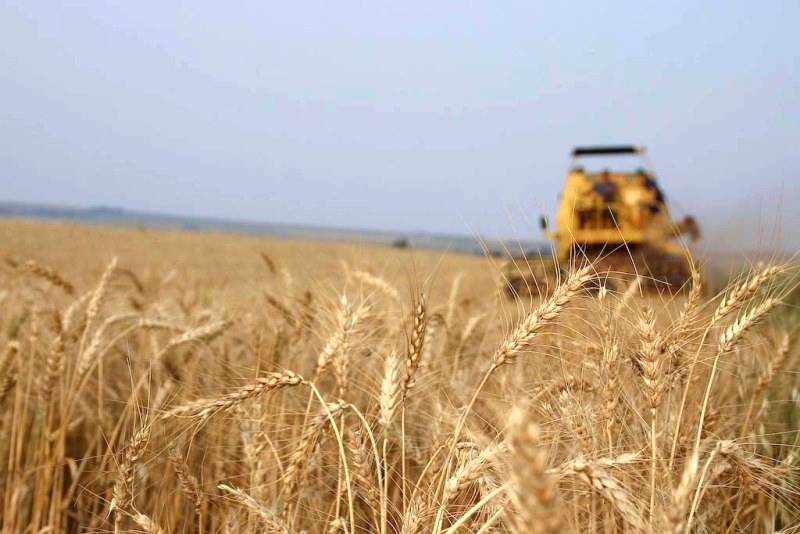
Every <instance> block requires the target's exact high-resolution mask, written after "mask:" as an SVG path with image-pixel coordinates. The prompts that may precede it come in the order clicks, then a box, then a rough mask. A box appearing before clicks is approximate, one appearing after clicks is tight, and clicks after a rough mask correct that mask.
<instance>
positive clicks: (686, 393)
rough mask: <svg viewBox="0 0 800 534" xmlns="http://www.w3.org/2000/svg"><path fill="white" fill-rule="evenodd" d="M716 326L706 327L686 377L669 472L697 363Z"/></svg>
mask: <svg viewBox="0 0 800 534" xmlns="http://www.w3.org/2000/svg"><path fill="white" fill-rule="evenodd" d="M712 326H714V323H709V325H708V326H707V327H706V329H705V331H704V332H703V337H702V338H701V339H700V344H699V345H698V346H697V351H695V353H694V358H693V359H692V365H691V367H689V376H687V377H686V385H685V386H684V388H683V396H682V397H681V405H680V408H679V409H678V419H677V421H676V422H675V432H674V436H673V437H672V448H671V449H670V451H669V462H668V464H667V471H670V472H671V471H672V465H673V462H674V461H675V451H676V450H677V448H678V438H679V437H680V432H679V430H680V428H681V420H682V418H683V409H684V407H685V406H686V399H687V398H688V397H689V388H690V387H691V385H692V378H693V377H694V370H695V367H697V361H698V360H699V359H700V351H702V350H703V345H705V343H706V338H707V337H708V333H709V332H710V331H711V327H712Z"/></svg>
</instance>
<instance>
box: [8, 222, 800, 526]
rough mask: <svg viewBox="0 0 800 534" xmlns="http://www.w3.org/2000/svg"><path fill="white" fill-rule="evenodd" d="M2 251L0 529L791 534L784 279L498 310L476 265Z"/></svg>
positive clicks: (793, 491)
mask: <svg viewBox="0 0 800 534" xmlns="http://www.w3.org/2000/svg"><path fill="white" fill-rule="evenodd" d="M0 260H2V262H1V263H2V264H1V265H0V499H2V508H0V510H2V511H1V512H0V524H2V532H9V533H17V532H19V533H57V532H152V533H155V532H159V533H162V532H163V533H167V532H169V533H178V532H189V533H194V532H225V533H238V532H267V533H282V534H288V533H298V534H299V533H302V532H306V533H353V534H355V533H367V532H374V533H380V534H394V533H403V534H415V533H427V532H431V533H444V532H449V533H506V532H517V533H545V532H548V533H549V532H552V533H555V532H591V533H594V532H597V533H612V532H649V533H661V532H675V533H687V532H721V533H732V532H758V533H773V532H785V533H789V532H800V493H799V492H798V489H800V478H799V477H798V459H797V453H798V440H800V434H799V433H798V418H799V415H798V414H800V390H798V384H799V380H798V379H799V378H800V377H798V374H797V371H796V369H797V368H798V348H797V340H796V336H795V334H796V332H797V326H798V316H797V313H796V309H795V308H796V300H795V298H796V297H795V294H794V293H795V291H794V290H795V285H796V269H795V268H794V265H793V264H791V263H782V262H778V261H772V262H770V261H767V262H763V263H754V264H745V263H744V262H743V267H742V269H741V274H740V275H738V276H734V277H733V278H732V279H731V280H730V282H729V283H728V284H727V285H726V287H725V289H724V290H723V291H722V292H716V293H712V292H711V290H709V288H710V287H715V286H714V285H713V284H711V283H710V281H708V280H706V279H705V276H704V275H703V271H702V269H701V270H698V271H697V272H696V273H695V276H694V277H693V279H692V281H691V283H690V284H689V286H688V287H687V288H685V290H684V291H683V292H682V293H680V294H677V295H674V296H669V295H654V294H650V295H640V294H639V291H638V286H637V284H636V281H635V280H625V281H624V282H625V283H624V284H623V285H622V287H626V288H627V289H625V290H624V291H619V292H614V291H611V290H609V289H608V288H607V287H606V281H605V280H603V279H602V278H600V279H599V278H598V277H597V276H596V274H595V272H594V270H593V269H592V266H591V265H582V264H577V265H575V266H574V267H573V268H572V269H571V270H569V271H568V272H565V274H564V275H563V277H562V278H561V279H560V280H558V281H554V283H553V284H552V285H551V287H549V290H548V291H547V292H545V293H544V294H543V295H541V296H540V297H537V298H533V299H518V300H516V301H514V300H510V299H507V298H506V297H505V296H504V294H503V292H502V280H501V279H500V276H499V274H498V273H499V272H500V269H499V267H500V266H499V264H498V263H497V261H498V260H497V259H493V258H481V257H474V256H459V255H455V254H444V253H436V252H424V251H414V250H395V249H390V248H386V247H378V246H368V245H357V244H340V243H313V242H300V241H283V240H277V239H267V238H262V237H246V236H233V235H225V234H215V233H198V232H181V231H177V230H176V231H170V230H137V229H125V228H102V227H89V226H81V225H76V224H68V223H57V222H31V221H22V220H4V221H1V222H0ZM520 267H521V268H522V267H523V266H520ZM615 287H619V286H618V285H617V284H615Z"/></svg>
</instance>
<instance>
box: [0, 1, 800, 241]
mask: <svg viewBox="0 0 800 534" xmlns="http://www.w3.org/2000/svg"><path fill="white" fill-rule="evenodd" d="M559 4H561V5H559ZM799 24H800V4H798V3H797V2H796V1H786V2H744V1H742V2H728V1H726V2H722V1H720V2H694V1H685V2H628V3H610V4H609V3H601V2H592V3H586V5H583V6H578V5H577V4H576V3H574V2H560V3H559V2H546V3H545V2H452V3H451V2H430V1H425V2H417V1H403V2H365V3H363V4H362V3H350V2H339V1H337V2H322V3H306V2H272V3H271V2H265V1H259V2H206V1H198V0H194V1H192V2H172V1H167V2H163V1H162V2H144V1H136V2H117V1H115V2H100V1H86V2H69V3H61V2H52V1H41V2H39V1H31V0H24V1H10V0H5V1H3V2H1V3H0V184H1V185H2V189H0V199H5V200H22V201H36V202H49V203H59V204H70V205H98V204H102V205H111V206H121V207H125V208H131V209H140V210H149V211H158V212H172V213H179V214H197V215H211V216H219V217H226V218H236V219H253V220H260V221H273V222H286V223H306V224H315V225H325V226H345V227H366V228H380V229H400V230H416V229H427V230H431V231H444V232H458V233H475V232H480V233H483V234H486V235H505V236H518V237H522V236H526V237H527V236H534V235H535V232H536V231H535V229H534V226H535V220H536V216H537V215H538V213H539V212H540V211H541V210H542V209H543V208H545V209H550V210H552V208H553V206H554V204H555V199H556V195H557V193H558V190H559V188H560V186H561V183H562V180H563V175H564V171H565V169H566V167H567V165H568V163H569V158H568V153H569V151H570V149H571V147H572V146H573V145H575V144H581V143H618V142H635V143H640V144H644V145H646V146H647V147H648V148H649V151H650V156H651V159H652V160H653V161H654V163H655V167H656V170H657V171H658V174H659V176H660V178H661V182H662V185H663V188H664V189H665V190H666V192H667V194H668V197H669V198H670V199H671V200H672V201H673V209H674V211H676V212H677V213H689V212H691V213H694V214H695V215H697V216H698V217H699V218H700V220H701V221H704V220H705V221H713V220H716V221H722V222H724V223H725V224H726V225H727V227H726V228H727V229H728V230H731V229H734V228H736V225H737V224H738V225H743V224H744V223H743V219H742V217H743V215H742V214H744V213H747V214H750V215H752V214H757V213H758V212H759V210H763V211H764V212H765V213H770V212H772V211H774V209H773V208H774V206H775V202H777V201H776V200H775V199H776V198H777V197H781V198H782V199H783V202H784V204H788V205H784V206H783V207H782V208H780V210H781V211H782V213H784V214H785V215H786V216H793V214H794V213H795V212H796V211H797V210H796V209H795V205H794V203H793V202H792V201H791V199H792V198H794V199H798V200H800V194H798V192H800V188H799V187H798V183H800V150H799V149H800V146H799V145H800V143H798V140H800V59H799V58H800V37H798V30H797V28H798V25H799ZM795 220H797V218H795ZM772 222H773V221H772V219H771V218H770V216H769V215H767V216H765V217H762V222H761V224H762V226H768V225H769V224H771V223H772ZM748 224H749V223H748ZM768 231H770V230H768ZM784 233H789V232H788V231H787V230H784ZM795 233H796V232H795ZM733 235H734V236H735V235H736V232H733ZM784 238H785V236H784Z"/></svg>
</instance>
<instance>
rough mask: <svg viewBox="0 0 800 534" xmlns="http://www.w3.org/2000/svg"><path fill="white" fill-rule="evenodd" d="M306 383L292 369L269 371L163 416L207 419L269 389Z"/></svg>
mask: <svg viewBox="0 0 800 534" xmlns="http://www.w3.org/2000/svg"><path fill="white" fill-rule="evenodd" d="M302 383H304V380H303V377H301V376H300V375H297V374H295V373H293V372H291V371H283V372H281V373H269V374H267V376H263V377H259V378H257V379H256V380H255V381H254V382H252V383H250V384H247V385H246V386H242V387H240V388H237V389H235V390H234V391H232V392H231V393H227V394H225V395H222V396H220V397H216V398H212V399H199V400H196V401H193V402H190V403H188V404H185V405H183V406H177V407H175V408H172V409H171V410H169V411H167V412H165V413H164V414H163V415H162V416H161V418H162V419H167V418H171V417H192V418H197V419H207V418H209V417H211V416H212V415H214V414H217V413H219V412H222V411H229V410H231V409H233V408H234V407H236V406H238V405H239V404H241V403H242V402H244V401H246V400H249V399H254V398H257V397H259V396H261V395H263V394H264V393H266V392H268V391H273V390H276V389H281V388H286V387H292V386H297V385H299V384H302Z"/></svg>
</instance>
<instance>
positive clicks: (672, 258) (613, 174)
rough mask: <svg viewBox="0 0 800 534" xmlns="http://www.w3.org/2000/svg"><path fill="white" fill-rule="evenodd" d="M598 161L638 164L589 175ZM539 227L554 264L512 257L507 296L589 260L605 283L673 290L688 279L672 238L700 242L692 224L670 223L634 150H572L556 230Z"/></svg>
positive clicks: (533, 289)
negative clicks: (635, 280)
mask: <svg viewBox="0 0 800 534" xmlns="http://www.w3.org/2000/svg"><path fill="white" fill-rule="evenodd" d="M598 156H607V157H608V156H611V157H615V158H616V157H619V156H625V157H635V158H638V159H639V164H638V166H634V168H633V169H632V170H610V169H608V168H603V169H595V170H588V168H587V167H586V166H585V165H584V162H585V161H586V159H587V158H596V157H598ZM541 226H542V229H543V231H544V235H545V236H546V237H547V238H548V239H549V240H550V241H551V243H552V249H553V255H554V258H512V261H511V262H510V264H509V265H508V266H507V268H506V269H505V273H504V276H505V279H506V280H505V283H506V284H507V289H508V292H509V294H511V295H516V294H520V293H522V294H524V293H538V292H541V291H542V288H543V287H547V286H549V285H551V284H552V280H553V279H554V278H555V276H553V275H555V274H556V271H557V270H558V269H560V268H563V267H566V266H567V265H569V264H570V263H573V262H574V261H579V262H580V261H587V260H588V261H592V262H593V263H594V265H595V268H596V269H597V271H598V272H599V273H600V274H601V275H605V278H606V279H607V280H608V283H609V284H610V285H614V284H615V283H621V282H623V280H624V279H625V278H628V277H629V276H626V275H634V276H638V277H639V279H640V282H641V283H642V285H644V286H646V287H650V288H655V289H658V290H662V289H665V290H667V291H671V292H674V291H677V290H679V289H680V288H681V287H682V286H683V285H684V283H685V281H686V280H687V278H688V277H689V276H690V275H691V269H690V267H691V266H690V264H689V260H688V258H687V254H686V251H685V247H682V246H681V245H680V243H678V242H676V239H675V238H676V237H678V236H680V235H683V234H687V235H688V236H689V237H690V238H691V239H692V240H695V239H697V238H699V229H698V226H697V223H696V222H695V220H694V218H692V217H685V218H684V219H682V220H681V221H677V222H676V221H674V220H673V219H672V218H671V217H670V214H669V209H668V206H667V202H666V199H665V196H664V193H663V192H662V190H661V188H660V187H659V184H658V182H657V180H656V177H655V173H654V172H653V169H652V165H650V163H649V161H648V159H647V156H646V152H645V149H644V147H640V146H633V145H626V146H590V147H577V148H575V149H574V150H573V151H572V165H571V167H570V170H569V171H568V172H567V176H566V178H565V181H564V187H563V189H562V192H561V195H560V196H559V203H558V208H557V210H556V214H555V225H554V227H553V228H550V224H549V222H548V221H547V219H546V218H545V217H542V218H541ZM520 259H524V260H525V261H524V262H522V263H521V262H520V261H519V260H520ZM548 260H552V261H548ZM522 265H524V266H525V269H523V268H521V266H522ZM528 266H530V267H528ZM526 270H527V271H531V272H529V273H528V272H526Z"/></svg>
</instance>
